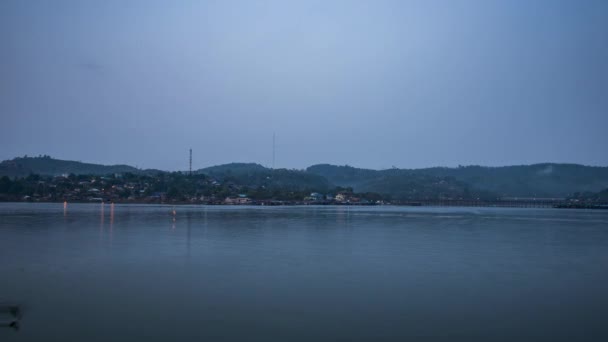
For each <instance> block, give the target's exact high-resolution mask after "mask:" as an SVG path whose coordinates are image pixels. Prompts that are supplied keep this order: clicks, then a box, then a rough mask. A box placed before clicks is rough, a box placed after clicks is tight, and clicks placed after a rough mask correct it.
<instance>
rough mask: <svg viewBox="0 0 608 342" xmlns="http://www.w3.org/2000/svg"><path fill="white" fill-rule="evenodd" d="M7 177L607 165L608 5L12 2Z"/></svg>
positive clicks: (4, 132) (8, 15)
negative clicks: (53, 169) (57, 165)
mask: <svg viewBox="0 0 608 342" xmlns="http://www.w3.org/2000/svg"><path fill="white" fill-rule="evenodd" d="M0 44H1V46H2V49H1V52H0V75H1V78H0V113H1V116H2V117H1V118H2V122H3V124H2V125H1V126H0V146H1V147H0V159H9V158H12V157H15V156H21V155H24V154H28V155H38V154H49V155H51V156H53V157H57V158H62V159H74V160H82V161H89V162H99V163H106V164H113V163H126V164H132V165H137V166H139V167H143V168H160V169H167V170H182V169H186V168H187V167H188V149H189V148H192V149H193V150H194V162H193V164H194V167H195V168H199V167H205V166H209V165H214V164H220V163H227V162H237V161H246V162H258V163H261V164H264V165H269V164H270V163H271V162H272V134H273V132H276V137H277V138H276V166H277V167H287V168H303V167H306V166H309V165H311V164H315V163H332V164H349V165H354V166H360V167H369V168H388V167H392V166H397V167H404V168H415V167H426V166H456V165H459V164H463V165H465V164H480V165H508V164H528V163H536V162H547V161H548V162H573V163H582V164H590V165H608V153H606V146H608V134H606V128H607V127H608V2H606V1H557V0H555V1H533V2H531V1H518V0H514V1H491V0H490V1H354V0H352V1H61V0H57V1H12V0H5V1H2V2H0Z"/></svg>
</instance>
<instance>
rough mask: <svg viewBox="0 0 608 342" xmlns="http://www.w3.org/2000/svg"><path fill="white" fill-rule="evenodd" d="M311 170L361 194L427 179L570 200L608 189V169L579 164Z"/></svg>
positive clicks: (509, 194)
mask: <svg viewBox="0 0 608 342" xmlns="http://www.w3.org/2000/svg"><path fill="white" fill-rule="evenodd" d="M307 171H308V172H311V173H314V174H317V175H320V176H323V177H326V178H327V179H328V180H329V181H330V182H332V183H334V184H336V185H340V186H352V187H353V188H354V189H355V190H357V191H362V190H363V189H369V188H370V187H374V186H378V185H376V184H383V183H388V184H391V183H393V184H397V183H398V182H400V180H401V179H411V178H416V177H425V176H426V177H439V178H445V179H454V180H456V181H458V182H463V183H465V184H467V185H468V186H469V187H470V188H469V191H471V190H474V191H480V192H491V193H495V194H496V195H498V196H500V197H567V196H569V195H571V194H573V193H575V192H596V191H600V190H602V189H605V188H606V187H608V167H594V166H584V165H577V164H554V163H544V164H534V165H517V166H503V167H484V166H464V167H458V168H447V167H434V168H426V169H389V170H369V169H359V168H354V167H351V166H335V165H328V164H320V165H313V166H311V167H309V168H308V169H307ZM383 186H386V185H383Z"/></svg>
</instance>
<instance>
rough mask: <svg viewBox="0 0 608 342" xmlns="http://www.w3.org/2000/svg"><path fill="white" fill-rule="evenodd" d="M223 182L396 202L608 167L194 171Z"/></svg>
mask: <svg viewBox="0 0 608 342" xmlns="http://www.w3.org/2000/svg"><path fill="white" fill-rule="evenodd" d="M114 173H134V174H148V175H156V174H158V173H163V171H159V170H140V169H137V168H135V167H132V166H128V165H99V164H90V163H82V162H77V161H68V160H58V159H53V158H51V157H48V156H40V157H22V158H15V159H12V160H6V161H3V162H1V163H0V177H2V176H8V177H11V178H14V177H25V176H28V175H30V174H38V175H50V176H56V175H62V174H76V175H84V174H87V175H108V174H114ZM195 173H198V174H205V175H208V176H210V177H213V178H215V179H217V180H220V181H222V182H230V183H234V184H238V185H240V186H245V187H251V188H254V189H257V188H260V189H269V190H270V189H274V190H278V189H281V190H285V191H308V190H314V191H321V192H325V191H331V189H334V188H335V187H336V186H340V187H344V188H346V187H351V188H353V190H354V191H356V192H370V193H378V194H386V195H390V196H391V197H392V198H395V199H403V200H409V199H425V198H488V199H490V198H497V197H537V198H539V197H551V198H555V197H560V198H562V197H569V196H573V194H575V193H595V192H599V191H602V190H604V189H606V188H608V167H592V166H583V165H576V164H552V163H545V164H535V165H520V166H504V167H483V166H464V167H457V168H446V167H434V168H426V169H396V168H394V169H388V170H370V169H361V168H355V167H351V166H335V165H329V164H320V165H314V166H311V167H309V168H308V169H306V170H288V169H269V168H266V167H264V166H262V165H259V164H254V163H232V164H225V165H218V166H212V167H208V168H205V169H200V170H197V171H195Z"/></svg>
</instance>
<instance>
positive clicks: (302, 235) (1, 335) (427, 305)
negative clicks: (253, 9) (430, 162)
mask: <svg viewBox="0 0 608 342" xmlns="http://www.w3.org/2000/svg"><path fill="white" fill-rule="evenodd" d="M68 206H69V212H68ZM106 206H108V207H109V209H107V208H106ZM106 215H108V218H106V217H105V216H106ZM0 218H1V220H0V260H10V262H3V263H0V274H1V275H2V277H1V278H0V279H2V281H0V301H2V300H11V301H15V300H16V301H19V302H22V303H25V304H26V307H27V311H26V312H25V315H24V318H23V325H22V329H21V331H19V332H18V333H13V332H10V333H9V332H8V331H6V330H1V329H0V340H2V341H4V340H8V341H39V340H49V337H52V338H61V340H63V341H83V340H86V341H95V340H99V341H101V340H125V341H130V340H146V341H148V340H152V341H154V340H158V341H164V340H172V339H177V340H192V339H196V340H200V339H202V340H231V341H242V340H248V341H251V340H260V341H273V340H276V341H279V340H280V341H284V340H301V341H311V340H357V339H359V340H394V341H402V340H429V341H435V340H468V341H470V340H479V341H482V340H483V341H488V340H490V341H491V340H522V339H523V340H535V341H538V340H547V341H557V340H564V341H566V340H568V341H570V340H585V339H587V340H596V341H599V340H608V339H606V337H607V336H608V333H607V332H606V328H605V327H604V318H605V317H607V316H608V290H607V287H606V286H605V284H606V281H607V280H608V274H607V273H608V272H607V271H606V267H605V265H606V264H607V263H608V249H607V248H606V245H607V243H608V212H605V211H581V210H572V211H569V210H565V211H564V210H552V209H513V208H508V209H498V208H424V207H423V208H420V207H416V208H397V207H280V208H277V207H206V206H178V207H175V208H174V207H172V206H152V205H151V206H145V205H118V204H117V205H115V204H103V203H102V204H99V203H95V204H75V203H69V204H67V203H64V204H63V207H62V205H61V204H10V203H4V204H0Z"/></svg>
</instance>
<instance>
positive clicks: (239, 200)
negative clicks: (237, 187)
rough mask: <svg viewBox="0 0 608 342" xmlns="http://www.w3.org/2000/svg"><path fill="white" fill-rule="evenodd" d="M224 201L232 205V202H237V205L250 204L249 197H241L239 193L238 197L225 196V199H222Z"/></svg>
mask: <svg viewBox="0 0 608 342" xmlns="http://www.w3.org/2000/svg"><path fill="white" fill-rule="evenodd" d="M243 196H244V195H243ZM224 203H225V204H233V205H234V204H239V205H244V204H251V198H248V197H246V196H244V197H241V195H239V196H238V197H226V199H225V200H224Z"/></svg>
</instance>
